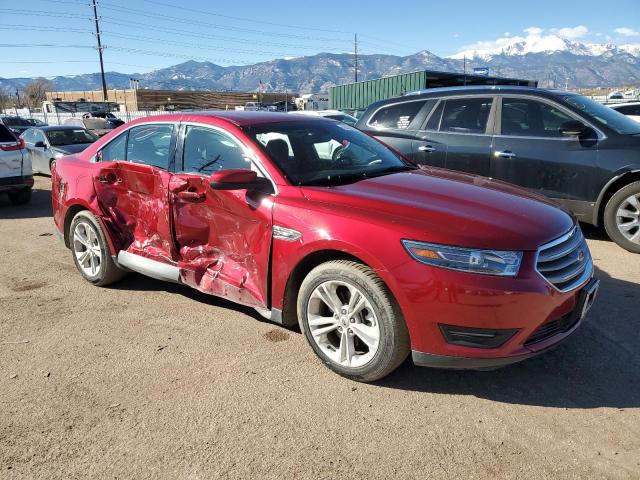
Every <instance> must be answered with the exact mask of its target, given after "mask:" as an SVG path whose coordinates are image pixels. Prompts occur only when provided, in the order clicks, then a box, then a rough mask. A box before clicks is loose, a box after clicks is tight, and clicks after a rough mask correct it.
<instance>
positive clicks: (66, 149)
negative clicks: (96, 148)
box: [52, 143, 91, 155]
mask: <svg viewBox="0 0 640 480" xmlns="http://www.w3.org/2000/svg"><path fill="white" fill-rule="evenodd" d="M89 145H91V144H90V143H77V144H75V145H58V146H57V147H52V149H53V150H55V151H57V152H60V153H63V154H65V155H71V154H72V153H80V152H82V151H83V150H84V149H85V148H87V147H88V146H89Z"/></svg>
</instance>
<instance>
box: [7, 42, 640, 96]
mask: <svg viewBox="0 0 640 480" xmlns="http://www.w3.org/2000/svg"><path fill="white" fill-rule="evenodd" d="M465 62H466V68H467V72H472V71H473V67H488V68H489V73H490V75H496V76H505V77H516V78H525V79H534V80H538V81H539V82H540V86H544V87H565V85H566V86H568V87H569V88H584V87H597V86H622V85H637V84H640V44H636V45H613V44H592V43H581V42H577V41H574V40H568V39H565V38H561V37H557V38H551V39H549V36H547V37H545V42H536V41H531V40H527V39H524V40H522V41H512V42H509V43H508V45H506V46H501V47H493V48H485V49H476V50H466V51H464V52H461V53H459V54H456V55H453V56H451V57H439V56H437V55H434V54H433V53H431V52H429V51H426V50H423V51H421V52H418V53H415V54H413V55H408V56H395V55H381V54H380V55H379V54H373V55H360V56H359V58H358V79H359V80H367V79H375V78H380V77H384V76H390V75H396V74H399V73H406V72H411V71H416V70H439V71H452V72H462V71H463V68H464V64H465ZM132 76H133V77H135V78H138V79H140V84H139V85H140V88H151V89H171V90H235V91H255V90H256V89H257V88H258V85H259V82H260V81H262V82H263V83H264V84H265V85H266V88H267V91H284V90H285V89H287V90H289V91H292V92H299V93H311V92H327V91H328V89H329V87H331V86H333V85H337V84H342V83H349V82H352V81H353V79H354V58H353V55H352V54H349V53H342V54H335V53H318V54H317V55H312V56H304V57H294V58H281V59H275V60H271V61H267V62H261V63H256V64H253V65H242V66H228V67H223V66H220V65H216V64H214V63H210V62H196V61H187V62H184V63H181V64H178V65H174V66H171V67H168V68H162V69H158V70H154V71H151V72H148V73H135V74H125V73H118V72H107V73H106V79H107V84H108V86H109V88H128V87H129V79H130V78H131V77H132ZM30 80H31V79H30V78H0V89H3V90H6V91H8V92H13V91H15V89H16V88H22V87H24V86H25V85H26V84H28V83H29V81H30ZM50 81H51V82H52V84H53V86H54V88H55V89H56V90H58V91H62V90H96V89H99V88H100V85H101V83H100V75H99V73H90V74H84V75H74V76H54V77H51V78H50Z"/></svg>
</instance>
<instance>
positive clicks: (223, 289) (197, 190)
mask: <svg viewBox="0 0 640 480" xmlns="http://www.w3.org/2000/svg"><path fill="white" fill-rule="evenodd" d="M169 190H170V192H171V196H172V200H171V201H172V205H173V223H174V229H175V239H176V243H177V244H178V247H179V257H180V260H179V261H178V267H179V268H180V275H181V279H182V281H183V282H184V283H186V284H188V285H190V286H192V287H194V288H196V289H198V290H200V291H203V292H205V293H210V294H214V295H218V296H222V297H225V298H228V299H230V300H232V301H234V302H238V303H241V304H244V305H249V306H259V307H265V306H266V305H267V304H268V303H269V302H268V298H267V275H268V267H269V252H270V248H271V207H272V203H271V201H269V202H258V203H257V204H256V203H255V202H252V201H250V199H249V198H248V195H249V194H248V193H247V192H246V191H244V190H240V191H215V190H212V189H211V188H210V186H209V179H208V178H207V177H204V176H201V175H190V174H181V175H176V176H175V177H174V179H173V180H172V182H171V184H170V186H169ZM180 192H190V193H191V194H193V195H189V196H188V197H185V194H182V195H181V194H180Z"/></svg>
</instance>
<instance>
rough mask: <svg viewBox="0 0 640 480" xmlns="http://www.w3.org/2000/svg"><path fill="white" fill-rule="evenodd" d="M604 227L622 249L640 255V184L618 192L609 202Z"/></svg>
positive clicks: (605, 212)
mask: <svg viewBox="0 0 640 480" xmlns="http://www.w3.org/2000/svg"><path fill="white" fill-rule="evenodd" d="M604 227H605V229H606V231H607V234H608V235H609V238H611V240H613V241H614V242H616V243H617V244H618V245H620V246H621V247H622V248H624V249H626V250H628V251H630V252H634V253H640V182H633V183H630V184H629V185H627V186H626V187H623V188H621V189H620V190H618V191H617V192H616V193H615V194H614V195H613V196H612V197H611V198H610V199H609V201H608V202H607V206H606V207H605V210H604Z"/></svg>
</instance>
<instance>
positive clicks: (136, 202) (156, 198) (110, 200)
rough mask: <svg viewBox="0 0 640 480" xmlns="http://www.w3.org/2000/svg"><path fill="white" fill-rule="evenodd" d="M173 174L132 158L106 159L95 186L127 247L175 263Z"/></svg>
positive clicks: (99, 170) (149, 256) (123, 246)
mask: <svg viewBox="0 0 640 480" xmlns="http://www.w3.org/2000/svg"><path fill="white" fill-rule="evenodd" d="M170 177H171V174H170V173H169V172H166V171H164V170H161V169H159V168H155V167H152V166H149V165H142V164H136V163H130V162H105V163H104V164H102V165H100V167H99V168H98V173H97V175H96V177H95V181H94V184H95V188H96V193H97V196H98V201H99V205H100V207H101V209H102V211H103V212H104V214H105V217H106V219H105V220H107V221H108V222H109V223H110V224H112V225H113V228H114V229H115V230H116V231H117V233H118V237H119V239H120V245H121V248H122V249H123V250H127V251H128V252H131V253H135V254H136V255H142V256H144V257H148V258H152V259H154V260H158V261H162V262H165V263H173V264H174V263H175V257H176V253H177V252H175V248H174V246H173V241H172V235H171V219H170V207H169V202H168V184H169V180H170Z"/></svg>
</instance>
